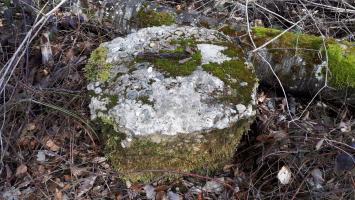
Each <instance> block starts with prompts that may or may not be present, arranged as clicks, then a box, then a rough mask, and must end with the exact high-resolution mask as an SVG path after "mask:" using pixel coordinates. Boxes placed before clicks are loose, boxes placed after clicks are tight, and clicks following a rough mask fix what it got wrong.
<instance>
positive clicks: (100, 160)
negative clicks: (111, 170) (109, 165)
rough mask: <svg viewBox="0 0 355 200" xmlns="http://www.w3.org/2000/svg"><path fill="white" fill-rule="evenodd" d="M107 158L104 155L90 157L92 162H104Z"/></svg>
mask: <svg viewBox="0 0 355 200" xmlns="http://www.w3.org/2000/svg"><path fill="white" fill-rule="evenodd" d="M106 160H107V159H106V158H105V157H95V158H94V159H92V161H91V162H92V163H95V164H99V163H103V162H105V161H106Z"/></svg>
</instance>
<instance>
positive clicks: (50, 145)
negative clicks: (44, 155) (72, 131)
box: [46, 139, 60, 151]
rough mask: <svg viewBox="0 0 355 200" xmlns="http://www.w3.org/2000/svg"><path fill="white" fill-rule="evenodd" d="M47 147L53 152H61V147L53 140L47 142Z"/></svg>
mask: <svg viewBox="0 0 355 200" xmlns="http://www.w3.org/2000/svg"><path fill="white" fill-rule="evenodd" d="M46 147H47V148H48V149H50V150H51V151H59V150H60V147H59V146H58V145H56V144H55V143H54V141H53V140H51V139H49V140H47V142H46Z"/></svg>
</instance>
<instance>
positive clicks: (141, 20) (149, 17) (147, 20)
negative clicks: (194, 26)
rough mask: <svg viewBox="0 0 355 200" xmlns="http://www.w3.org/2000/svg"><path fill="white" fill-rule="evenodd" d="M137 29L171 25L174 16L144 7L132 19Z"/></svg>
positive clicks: (173, 21) (170, 13)
mask: <svg viewBox="0 0 355 200" xmlns="http://www.w3.org/2000/svg"><path fill="white" fill-rule="evenodd" d="M133 21H134V22H135V23H136V24H137V25H138V27H139V28H146V27H151V26H162V25H172V24H174V23H175V14H174V13H172V12H168V11H161V12H159V11H156V10H155V9H153V8H151V7H148V6H146V5H144V6H143V7H142V8H141V9H140V10H139V11H138V13H137V16H135V17H134V18H133Z"/></svg>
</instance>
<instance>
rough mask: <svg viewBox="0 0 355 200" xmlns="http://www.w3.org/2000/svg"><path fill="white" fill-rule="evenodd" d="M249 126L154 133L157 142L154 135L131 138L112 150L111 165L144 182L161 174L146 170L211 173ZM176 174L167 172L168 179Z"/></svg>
mask: <svg viewBox="0 0 355 200" xmlns="http://www.w3.org/2000/svg"><path fill="white" fill-rule="evenodd" d="M248 128H249V122H248V121H240V122H239V123H238V124H237V125H235V126H234V127H232V128H229V129H224V130H215V131H212V132H209V133H204V134H197V133H196V134H180V135H177V136H162V135H157V136H156V138H159V140H160V141H159V143H157V142H156V141H153V139H152V138H153V136H150V137H149V138H147V137H139V138H134V139H133V141H132V143H131V144H130V147H128V148H122V147H121V146H120V145H118V146H116V149H114V150H113V151H112V149H111V152H110V159H111V162H112V164H113V166H114V167H115V168H116V169H117V170H118V171H119V172H121V173H122V174H123V175H124V176H125V178H126V179H129V180H131V181H133V182H137V181H140V182H143V183H146V182H149V181H151V180H152V179H153V178H155V177H159V176H161V175H163V173H162V172H152V171H149V170H162V171H172V172H174V171H181V170H182V171H181V172H192V173H197V174H201V175H207V176H211V175H213V174H214V173H216V172H217V171H218V170H220V169H222V167H223V166H224V165H225V164H227V163H228V162H230V161H231V158H232V156H233V154H234V152H235V148H236V146H237V144H238V141H239V140H240V138H241V137H242V135H243V133H245V132H246V129H248ZM115 141H116V142H117V140H115V139H112V140H111V142H112V143H114V142H115ZM176 176H177V174H169V175H167V174H166V177H170V178H175V177H176Z"/></svg>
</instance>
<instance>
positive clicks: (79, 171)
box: [70, 166, 88, 177]
mask: <svg viewBox="0 0 355 200" xmlns="http://www.w3.org/2000/svg"><path fill="white" fill-rule="evenodd" d="M70 171H71V173H72V174H73V176H75V177H79V176H83V175H84V174H86V173H88V171H87V170H86V168H78V167H75V166H72V167H70Z"/></svg>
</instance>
